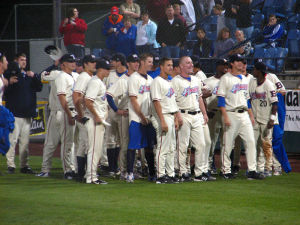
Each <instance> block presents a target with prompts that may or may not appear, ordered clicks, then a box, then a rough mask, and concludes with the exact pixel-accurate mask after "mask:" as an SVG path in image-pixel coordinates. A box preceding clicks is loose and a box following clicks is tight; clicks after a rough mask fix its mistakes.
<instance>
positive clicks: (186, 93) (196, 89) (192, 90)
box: [181, 86, 199, 97]
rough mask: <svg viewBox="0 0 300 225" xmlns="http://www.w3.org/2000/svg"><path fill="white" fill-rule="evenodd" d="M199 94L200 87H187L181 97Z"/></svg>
mask: <svg viewBox="0 0 300 225" xmlns="http://www.w3.org/2000/svg"><path fill="white" fill-rule="evenodd" d="M198 92H199V87H198V86H196V87H187V88H185V89H184V90H183V92H182V93H181V95H182V96H184V97H187V96H189V95H190V94H193V93H198Z"/></svg>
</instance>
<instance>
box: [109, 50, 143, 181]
mask: <svg viewBox="0 0 300 225" xmlns="http://www.w3.org/2000/svg"><path fill="white" fill-rule="evenodd" d="M127 67H128V72H127V73H125V74H123V75H122V76H121V77H120V78H119V80H118V81H117V82H116V83H115V84H113V85H112V86H111V87H110V88H109V89H108V90H107V92H106V94H107V102H108V104H109V106H110V108H111V109H112V110H113V111H114V112H115V113H116V115H117V118H116V121H117V123H118V126H117V127H118V132H119V136H120V144H121V148H120V170H121V174H120V179H122V180H123V179H126V177H127V175H126V165H127V164H126V154H127V149H128V129H129V120H128V102H129V96H128V80H129V77H130V75H131V74H133V73H134V72H136V71H137V70H138V68H139V57H138V56H137V55H136V54H132V55H129V56H128V57H127ZM114 99H117V103H115V101H114Z"/></svg>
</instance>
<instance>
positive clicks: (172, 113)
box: [167, 112, 177, 115]
mask: <svg viewBox="0 0 300 225" xmlns="http://www.w3.org/2000/svg"><path fill="white" fill-rule="evenodd" d="M176 113H177V112H170V113H167V114H170V115H175V114H176Z"/></svg>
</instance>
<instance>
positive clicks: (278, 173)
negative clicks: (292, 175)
mask: <svg viewBox="0 0 300 225" xmlns="http://www.w3.org/2000/svg"><path fill="white" fill-rule="evenodd" d="M281 175H282V172H281V171H274V173H273V176H281Z"/></svg>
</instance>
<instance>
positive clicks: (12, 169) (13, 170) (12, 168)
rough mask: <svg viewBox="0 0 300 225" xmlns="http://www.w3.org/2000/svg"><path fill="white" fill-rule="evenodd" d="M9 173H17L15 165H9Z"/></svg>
mask: <svg viewBox="0 0 300 225" xmlns="http://www.w3.org/2000/svg"><path fill="white" fill-rule="evenodd" d="M7 173H8V174H13V173H15V168H14V167H11V166H9V167H7Z"/></svg>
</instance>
